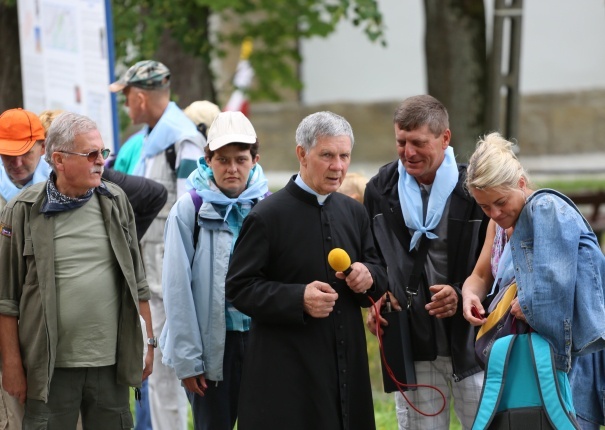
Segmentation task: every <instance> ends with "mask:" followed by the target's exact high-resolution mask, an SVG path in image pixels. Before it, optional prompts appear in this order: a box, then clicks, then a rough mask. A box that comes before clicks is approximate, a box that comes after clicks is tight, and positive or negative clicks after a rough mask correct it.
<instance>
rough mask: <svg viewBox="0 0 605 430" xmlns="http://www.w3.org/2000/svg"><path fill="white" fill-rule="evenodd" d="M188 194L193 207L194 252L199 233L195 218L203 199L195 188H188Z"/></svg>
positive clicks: (197, 222) (198, 224) (198, 225)
mask: <svg viewBox="0 0 605 430" xmlns="http://www.w3.org/2000/svg"><path fill="white" fill-rule="evenodd" d="M189 195H190V196H191V200H193V206H194V207H195V218H194V221H193V250H194V252H195V250H196V249H197V239H198V236H199V235H200V223H199V221H198V219H197V215H198V213H199V211H200V208H201V207H202V203H204V200H203V199H202V196H200V195H199V194H198V193H197V192H196V191H195V188H192V189H190V190H189Z"/></svg>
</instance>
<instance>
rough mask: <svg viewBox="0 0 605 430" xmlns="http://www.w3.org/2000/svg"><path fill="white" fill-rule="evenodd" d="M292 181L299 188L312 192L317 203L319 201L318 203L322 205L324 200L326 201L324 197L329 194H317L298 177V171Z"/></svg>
mask: <svg viewBox="0 0 605 430" xmlns="http://www.w3.org/2000/svg"><path fill="white" fill-rule="evenodd" d="M294 183H295V184H296V185H298V186H299V187H300V188H302V189H303V190H305V191H306V192H308V193H310V194H313V195H314V196H315V197H317V203H319V204H320V205H323V204H324V202H325V201H326V199H327V198H328V196H329V195H330V194H325V195H324V194H319V193H318V192H316V191H314V190H313V189H311V187H309V186H308V185H307V184H305V181H303V179H302V178H301V177H300V173H298V175H296V179H294Z"/></svg>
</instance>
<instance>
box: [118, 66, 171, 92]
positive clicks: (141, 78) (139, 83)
mask: <svg viewBox="0 0 605 430" xmlns="http://www.w3.org/2000/svg"><path fill="white" fill-rule="evenodd" d="M169 85H170V70H169V69H168V67H166V66H164V65H163V64H162V63H160V62H159V61H153V60H144V61H139V62H138V63H136V64H135V65H134V66H132V67H131V68H130V69H128V70H127V71H126V73H124V75H122V77H121V78H120V79H118V80H117V81H115V82H114V83H113V84H111V85H109V90H110V91H111V92H112V93H117V92H119V91H122V90H123V89H124V88H126V87H128V86H132V87H137V88H141V89H143V90H159V89H162V88H168V86H169Z"/></svg>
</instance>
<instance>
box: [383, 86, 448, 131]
mask: <svg viewBox="0 0 605 430" xmlns="http://www.w3.org/2000/svg"><path fill="white" fill-rule="evenodd" d="M393 123H394V124H397V126H398V127H399V129H400V130H405V131H412V130H416V129H418V128H420V127H422V126H424V125H428V127H429V130H430V131H431V133H433V135H435V136H439V135H440V134H441V133H443V132H444V131H445V130H447V129H448V128H450V121H449V116H448V114H447V109H446V108H445V106H444V105H443V103H441V102H440V101H439V100H437V99H436V98H435V97H432V96H429V95H420V96H414V97H409V98H407V99H405V100H404V101H403V102H402V103H401V104H400V105H399V106H398V107H397V109H396V110H395V114H394V115H393Z"/></svg>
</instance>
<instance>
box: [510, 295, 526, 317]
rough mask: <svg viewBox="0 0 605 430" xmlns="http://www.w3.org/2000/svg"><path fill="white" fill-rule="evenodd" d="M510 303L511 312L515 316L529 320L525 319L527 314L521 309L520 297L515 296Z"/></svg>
mask: <svg viewBox="0 0 605 430" xmlns="http://www.w3.org/2000/svg"><path fill="white" fill-rule="evenodd" d="M510 305H511V306H510V313H511V314H513V316H514V317H515V318H517V319H518V320H521V321H525V322H527V320H526V319H525V315H523V311H522V310H521V305H520V304H519V298H518V297H515V298H514V299H513V301H512V302H511V304H510Z"/></svg>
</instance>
